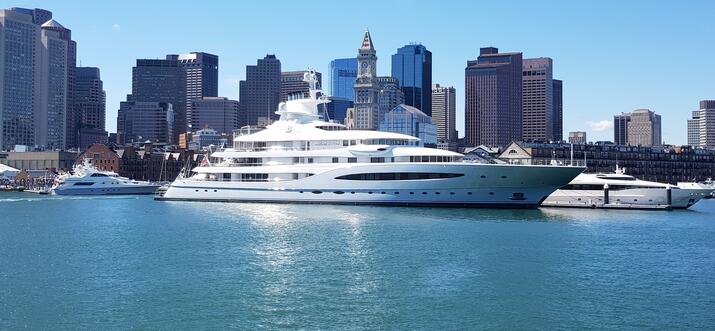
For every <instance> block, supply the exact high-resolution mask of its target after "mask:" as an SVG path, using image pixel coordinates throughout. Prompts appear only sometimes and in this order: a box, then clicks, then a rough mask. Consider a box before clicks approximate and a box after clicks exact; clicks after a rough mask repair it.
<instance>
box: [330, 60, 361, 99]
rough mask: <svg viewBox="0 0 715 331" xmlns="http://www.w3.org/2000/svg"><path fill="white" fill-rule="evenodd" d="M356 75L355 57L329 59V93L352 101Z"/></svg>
mask: <svg viewBox="0 0 715 331" xmlns="http://www.w3.org/2000/svg"><path fill="white" fill-rule="evenodd" d="M357 75H358V60H357V58H348V59H335V60H333V61H330V95H331V96H333V97H338V98H343V99H346V100H348V101H354V100H355V80H356V79H357Z"/></svg>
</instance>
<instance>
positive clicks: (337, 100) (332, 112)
mask: <svg viewBox="0 0 715 331" xmlns="http://www.w3.org/2000/svg"><path fill="white" fill-rule="evenodd" d="M328 100H330V103H328V104H325V113H327V118H326V117H325V114H323V115H324V119H325V120H329V121H332V122H335V123H344V122H345V116H346V115H347V112H348V108H352V107H353V102H352V101H350V100H348V99H346V98H341V97H336V96H330V97H328Z"/></svg>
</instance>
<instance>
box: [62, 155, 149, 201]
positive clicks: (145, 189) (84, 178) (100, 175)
mask: <svg viewBox="0 0 715 331" xmlns="http://www.w3.org/2000/svg"><path fill="white" fill-rule="evenodd" d="M158 187H159V185H157V184H153V183H150V182H144V181H137V180H132V179H129V178H126V177H121V176H119V175H118V174H116V173H114V172H111V171H101V170H98V169H97V168H95V167H94V166H92V164H91V163H90V161H89V160H88V159H85V160H84V162H83V163H81V164H78V165H75V166H74V168H73V170H72V174H64V175H62V176H60V177H58V178H57V180H56V182H55V185H54V186H53V187H52V189H51V192H52V193H53V194H57V195H119V194H153V193H154V192H155V191H156V189H157V188H158Z"/></svg>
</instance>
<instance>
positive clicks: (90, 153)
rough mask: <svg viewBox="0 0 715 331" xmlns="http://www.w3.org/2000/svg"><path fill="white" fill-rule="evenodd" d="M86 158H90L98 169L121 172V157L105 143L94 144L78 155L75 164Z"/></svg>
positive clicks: (81, 162)
mask: <svg viewBox="0 0 715 331" xmlns="http://www.w3.org/2000/svg"><path fill="white" fill-rule="evenodd" d="M86 159H89V161H90V163H91V164H92V166H94V167H95V168H97V169H98V170H101V171H111V172H114V173H119V168H120V165H121V163H120V160H121V158H120V157H119V155H117V153H116V152H115V151H114V150H112V149H111V148H109V147H108V146H107V145H105V144H101V143H95V144H92V145H91V146H89V148H87V149H86V150H84V152H82V154H80V155H79V156H78V157H77V159H76V160H75V163H74V164H75V165H80V164H83V162H84V160H86Z"/></svg>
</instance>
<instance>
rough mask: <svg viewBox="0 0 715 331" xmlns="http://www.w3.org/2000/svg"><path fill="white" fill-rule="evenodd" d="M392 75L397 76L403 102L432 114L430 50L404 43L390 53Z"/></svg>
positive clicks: (429, 114)
mask: <svg viewBox="0 0 715 331" xmlns="http://www.w3.org/2000/svg"><path fill="white" fill-rule="evenodd" d="M392 77H395V78H397V80H398V81H399V84H400V86H401V89H402V92H404V94H405V104H407V105H410V106H413V107H415V108H417V109H419V110H421V111H422V112H423V113H425V114H427V116H432V52H430V51H428V50H427V48H426V47H425V46H423V45H419V44H416V45H406V46H403V47H400V48H398V49H397V53H395V54H394V55H392Z"/></svg>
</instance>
